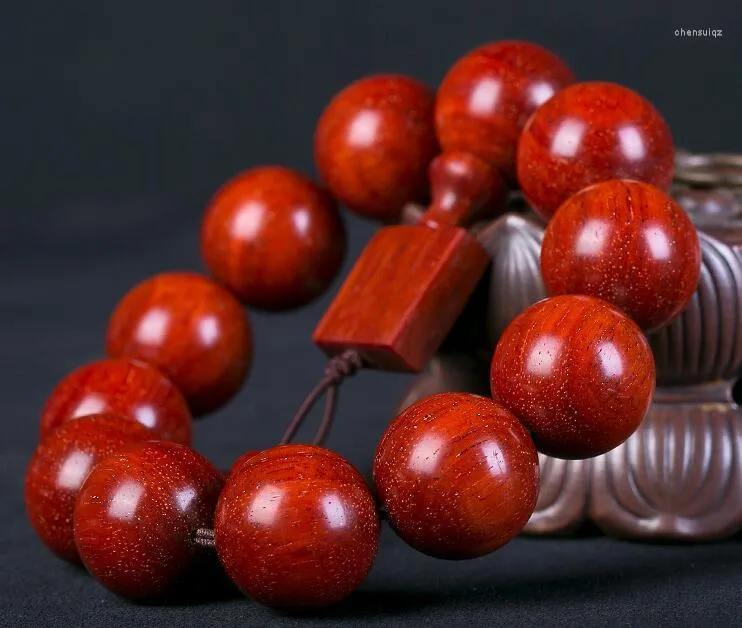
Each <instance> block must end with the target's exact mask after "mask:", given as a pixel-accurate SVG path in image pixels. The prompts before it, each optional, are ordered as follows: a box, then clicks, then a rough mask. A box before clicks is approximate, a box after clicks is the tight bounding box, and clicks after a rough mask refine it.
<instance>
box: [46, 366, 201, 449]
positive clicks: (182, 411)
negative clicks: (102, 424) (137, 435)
mask: <svg viewBox="0 0 742 628" xmlns="http://www.w3.org/2000/svg"><path fill="white" fill-rule="evenodd" d="M102 412H107V413H112V414H117V415H120V416H123V417H126V418H127V419H131V420H134V421H137V422H139V423H141V424H142V425H144V426H145V427H148V428H149V429H150V430H152V431H153V432H154V433H155V435H156V437H159V438H162V439H165V440H172V441H175V442H177V443H183V444H185V445H188V444H190V442H191V414H190V412H189V410H188V405H187V404H186V401H185V399H184V398H183V396H182V395H181V394H180V392H179V391H178V389H177V388H176V387H175V386H174V385H173V384H172V382H171V381H170V380H169V379H167V378H166V377H165V376H164V375H163V374H162V373H160V372H159V371H158V370H157V369H155V368H153V367H151V366H149V365H147V364H144V363H142V362H137V361H134V360H124V359H121V360H98V361H96V362H91V363H90V364H86V365H84V366H81V367H80V368H78V369H76V370H75V371H73V372H72V373H70V374H69V375H68V376H67V377H65V378H64V379H63V380H62V381H61V382H60V383H59V384H58V385H57V387H56V388H55V389H54V390H53V391H52V393H51V395H49V398H48V399H47V401H46V404H45V405H44V409H43V411H42V413H41V438H44V437H45V436H46V435H47V434H49V432H51V431H52V430H54V429H56V428H57V427H59V426H60V425H62V424H63V423H66V422H67V421H71V420H73V419H79V418H80V417H83V416H87V415H90V414H99V413H102Z"/></svg>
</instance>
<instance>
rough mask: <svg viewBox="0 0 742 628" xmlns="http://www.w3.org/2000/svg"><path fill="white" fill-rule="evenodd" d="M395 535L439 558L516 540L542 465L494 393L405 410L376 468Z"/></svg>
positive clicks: (447, 397) (438, 398) (433, 400)
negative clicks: (492, 397)
mask: <svg viewBox="0 0 742 628" xmlns="http://www.w3.org/2000/svg"><path fill="white" fill-rule="evenodd" d="M373 478H374V483H375V484H376V488H377V491H378V495H379V499H380V501H381V504H382V505H383V507H384V509H385V510H386V513H387V517H388V519H389V521H390V523H391V525H392V526H393V527H394V529H395V530H396V532H397V533H398V534H399V535H400V536H401V537H402V538H403V539H404V540H405V541H406V542H407V543H409V544H410V545H411V546H412V547H414V548H416V549H418V550H419V551H421V552H424V553H425V554H429V555H431V556H435V557H438V558H455V559H459V558H475V557H477V556H483V555H485V554H488V553H490V552H492V551H494V550H496V549H498V548H500V547H502V546H503V545H505V544H506V543H507V542H508V541H510V540H511V539H512V538H513V537H514V536H515V535H516V534H518V532H520V530H521V529H522V528H523V526H524V525H525V524H526V522H527V521H528V519H529V518H530V516H531V514H532V513H533V510H534V508H535V507H536V501H537V499H538V491H539V466H538V454H537V453H536V447H535V446H534V444H533V441H532V440H531V437H530V436H529V435H528V432H527V431H526V430H525V428H524V427H523V426H522V425H521V423H520V422H519V421H518V419H516V418H515V417H514V416H513V415H512V414H511V413H510V412H509V411H508V410H506V409H505V408H503V407H502V406H500V405H498V404H496V403H495V402H494V401H492V399H489V398H488V397H480V396H478V395H472V394H469V393H456V392H454V393H441V394H437V395H433V396H431V397H426V398H424V399H422V400H420V401H418V402H416V403H415V404H413V405H412V406H410V407H409V408H407V409H406V410H404V411H403V412H402V413H401V414H400V415H399V416H398V417H397V418H396V419H395V420H394V421H393V422H392V424H391V425H390V426H389V428H388V429H387V430H386V432H385V433H384V436H383V438H382V439H381V442H380V443H379V447H378V449H377V450H376V457H375V459H374V465H373Z"/></svg>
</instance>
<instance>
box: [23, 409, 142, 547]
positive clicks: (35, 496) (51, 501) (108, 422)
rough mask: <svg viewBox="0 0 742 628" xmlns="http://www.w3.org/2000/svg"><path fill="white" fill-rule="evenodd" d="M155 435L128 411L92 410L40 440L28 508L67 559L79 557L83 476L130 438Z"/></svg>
mask: <svg viewBox="0 0 742 628" xmlns="http://www.w3.org/2000/svg"><path fill="white" fill-rule="evenodd" d="M154 437H155V436H154V434H153V433H152V431H151V430H148V429H147V428H146V427H144V426H143V425H140V424H139V423H137V422H135V421H130V420H128V419H127V418H126V417H122V416H119V415H116V414H93V415H91V416H86V417H83V418H81V419H78V420H77V421H71V422H69V423H65V424H64V425H62V426H60V427H59V428H58V429H56V430H54V431H53V432H51V433H50V434H49V435H48V436H47V437H46V438H45V439H44V440H43V441H41V443H40V444H39V446H38V447H37V448H36V451H35V452H34V455H33V457H32V458H31V463H30V464H29V466H28V470H27V471H26V483H25V501H26V513H27V514H28V519H29V521H30V522H31V526H32V527H33V529H34V530H35V531H36V534H37V535H38V537H39V538H40V539H41V540H42V541H43V542H44V544H45V545H46V546H47V547H48V548H49V549H50V550H51V551H52V552H54V553H55V554H56V555H57V556H59V557H60V558H63V559H65V560H69V561H79V560H80V557H79V555H78V553H77V547H76V546H75V536H74V532H73V528H72V514H73V512H74V510H75V500H76V499H77V494H78V493H79V491H80V487H81V486H82V483H83V482H84V481H85V478H87V477H88V474H89V473H90V471H91V469H92V468H93V467H95V465H96V464H98V462H99V461H100V460H102V459H103V458H105V457H106V456H108V455H109V454H111V453H113V452H115V451H117V450H118V449H121V448H122V447H124V446H125V445H126V444H127V443H133V442H135V441H145V440H151V439H152V438H154Z"/></svg>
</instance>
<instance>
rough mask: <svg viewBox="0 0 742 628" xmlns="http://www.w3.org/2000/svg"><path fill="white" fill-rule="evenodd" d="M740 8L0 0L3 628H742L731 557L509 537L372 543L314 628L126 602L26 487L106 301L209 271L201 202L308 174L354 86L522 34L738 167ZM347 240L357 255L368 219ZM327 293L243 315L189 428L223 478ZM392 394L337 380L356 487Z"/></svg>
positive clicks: (738, 574)
mask: <svg viewBox="0 0 742 628" xmlns="http://www.w3.org/2000/svg"><path fill="white" fill-rule="evenodd" d="M741 13H742V12H740V9H739V4H738V2H737V1H736V0H730V1H729V2H726V3H721V2H716V1H711V0H703V1H700V0H699V1H695V2H689V1H687V0H677V1H675V2H672V3H669V2H663V3H657V2H651V1H650V0H621V2H601V1H598V0H581V1H577V0H571V1H567V0H562V1H560V2H548V1H542V2H526V1H525V0H524V1H519V2H495V1H493V0H482V1H468V2H464V1H458V2H457V1H454V0H448V1H439V0H430V1H428V2H424V3H423V2H404V1H403V0H393V1H389V0H375V1H373V2H355V1H353V0H346V1H345V2H340V1H338V2H328V1H314V2H311V1H309V0H306V1H305V2H298V1H296V2H289V1H274V2H269V1H268V2H255V1H252V0H241V1H234V2H226V1H219V2H215V1H206V0H204V1H202V2H197V1H195V0H190V1H188V0H183V1H181V2H170V3H157V2H152V1H144V0H129V1H127V2H105V1H102V0H77V1H74V0H70V1H68V2H58V1H52V0H42V1H38V2H27V3H20V2H17V3H12V4H9V3H5V5H4V6H3V9H2V15H0V23H1V24H2V26H0V29H2V30H1V31H0V77H1V78H2V82H1V83H0V94H1V95H0V129H1V130H2V133H0V151H1V154H2V169H1V170H0V181H1V182H2V183H1V185H2V188H1V189H2V192H1V195H0V221H1V222H0V270H1V271H2V272H1V275H0V281H1V282H2V284H1V290H0V347H1V350H2V354H1V356H2V361H1V362H0V364H2V367H1V368H2V371H1V373H0V375H1V377H0V382H1V384H0V386H1V388H0V392H1V393H2V395H1V397H0V399H1V402H2V403H1V406H0V408H1V412H2V431H0V487H1V489H2V501H3V503H2V505H1V507H0V560H1V561H2V562H1V563H0V611H1V613H0V624H3V625H8V626H30V625H35V626H38V625H56V626H82V625H86V626H89V625H98V624H107V623H112V624H116V625H137V626H139V625H141V626H145V625H154V624H161V625H167V626H172V625H183V626H198V627H201V626H207V625H216V624H217V623H219V624H223V625H235V624H239V625H256V626H265V625H307V626H309V625H314V624H315V622H317V623H324V624H336V623H345V622H347V623H349V624H350V623H355V624H359V625H390V626H391V625H395V626H396V625H402V624H409V625H414V624H418V623H422V622H425V623H426V624H427V625H429V626H458V625H463V624H469V625H487V626H491V625H573V624H576V623H578V622H579V623H580V624H582V625H635V626H650V625H672V626H685V625H688V626H705V625H711V624H717V625H727V624H730V623H736V624H737V625H738V621H737V615H736V612H737V611H739V610H740V609H741V608H742V603H741V600H742V562H741V561H742V544H740V543H739V542H738V541H732V542H727V543H723V544H715V545H706V546H694V547H686V546H673V545H663V546H650V545H644V544H633V543H627V542H622V543H621V542H617V541H612V540H609V539H605V538H601V537H593V538H583V539H580V540H517V541H515V542H514V543H512V544H511V545H510V546H508V547H507V548H505V549H504V550H502V551H501V552H498V553H497V554H495V555H492V556H490V557H487V558H484V559H480V560H476V561H471V562H461V563H448V562H439V561H435V560H433V559H430V558H426V557H423V556H421V555H419V554H416V553H414V552H413V551H412V550H410V549H408V548H406V547H405V546H404V545H403V544H402V543H401V542H400V541H399V540H397V539H396V538H395V537H394V536H393V534H391V533H389V532H388V530H387V531H385V533H384V536H383V540H382V548H381V552H380V556H379V559H378V562H377V565H376V567H375V569H374V571H373V572H372V574H371V576H370V577H369V579H368V580H367V582H366V584H365V585H364V587H363V588H362V589H361V591H360V592H359V593H357V594H356V595H355V596H353V597H352V598H351V599H350V600H349V601H348V602H347V603H345V604H343V605H341V606H340V607H338V608H337V609H334V610H332V611H329V612H328V613H327V614H326V615H324V616H322V618H314V619H312V618H303V619H300V620H298V619H295V618H291V617H285V616H281V615H277V614H275V613H273V612H271V611H267V610H265V609H263V608H260V607H258V606H257V605H255V604H253V603H251V602H249V601H248V600H246V599H242V598H238V599H234V600H231V601H221V602H215V601H208V600H203V601H201V600H194V604H191V605H177V606H167V607H142V606H135V605H132V604H129V603H126V602H123V601H121V600H118V599H116V598H114V597H113V596H112V595H110V594H108V593H107V592H105V591H104V590H103V589H101V588H100V587H99V586H98V585H97V584H95V583H94V582H93V581H92V580H90V579H89V578H88V577H86V576H85V575H84V574H83V573H82V572H80V571H79V570H76V569H73V568H71V567H69V566H67V565H65V564H62V563H61V562H60V561H58V560H56V559H55V558H54V557H53V556H51V555H50V554H49V553H48V552H46V551H45V550H44V549H43V548H42V547H41V545H40V544H39V543H38V542H37V541H36V540H35V538H33V535H32V533H31V531H30V529H29V527H28V525H27V523H26V521H25V516H24V514H23V504H22V493H21V487H22V481H23V474H24V470H25V465H26V464H27V461H28V458H29V456H30V454H31V452H32V450H33V447H34V445H35V442H36V435H37V425H38V417H39V409H40V407H41V405H42V403H43V401H44V399H45V397H46V395H47V394H48V393H49V392H50V390H51V389H52V388H53V386H54V385H55V384H56V382H57V381H58V380H59V379H61V378H62V377H63V376H64V375H65V374H66V373H67V372H68V371H70V370H71V369H73V368H74V367H76V366H78V365H80V364H82V363H84V362H87V361H89V360H92V359H94V358H97V357H99V356H101V354H102V352H103V335H104V329H105V325H106V320H107V316H108V314H109V313H110V311H111V309H112V307H113V306H114V304H115V303H116V301H117V299H118V298H119V297H120V296H121V295H122V294H123V293H124V292H125V291H126V290H127V289H128V288H129V287H130V286H131V285H133V284H134V283H136V282H137V281H139V280H141V279H143V278H144V277H146V276H148V275H150V274H152V273H155V272H158V271H161V270H168V269H201V263H200V260H199V256H198V246H197V242H198V227H199V224H200V219H201V215H202V211H203V208H204V205H205V203H206V201H207V200H208V198H209V196H210V195H211V193H212V192H213V191H214V190H215V189H216V188H217V186H218V185H219V184H220V183H221V182H223V181H224V180H225V179H226V178H228V177H229V176H231V175H232V174H234V173H235V172H237V171H239V170H241V169H243V168H245V167H248V166H251V165H257V164H264V163H282V164H286V165H289V166H293V167H296V168H299V169H302V170H305V171H308V172H313V165H312V157H311V155H312V134H313V128H314V124H315V121H316V120H317V117H318V116H319V114H320V112H321V110H322V108H323V106H324V105H325V104H326V102H327V101H328V100H329V98H330V97H331V95H332V94H333V93H334V92H335V91H337V90H338V89H339V88H341V87H342V86H343V85H345V84H346V83H348V82H349V81H351V80H353V79H355V78H357V77H360V76H362V75H364V74H368V73H373V72H379V71H394V72H402V73H409V74H412V75H415V76H417V77H419V78H421V79H423V80H425V81H426V82H428V83H429V84H430V85H435V84H436V83H437V82H438V81H439V80H440V78H441V77H442V75H443V73H444V72H445V70H446V68H447V67H448V66H449V65H450V64H451V63H452V62H453V61H454V60H455V59H456V58H457V57H459V56H460V55H462V54H463V53H465V52H466V51H468V50H469V49H471V48H473V47H475V46H476V45H478V44H481V43H484V42H487V41H491V40H496V39H502V38H521V39H530V40H534V41H537V42H540V43H542V44H543V45H545V46H547V47H549V48H551V49H553V50H554V51H555V52H557V53H559V54H560V55H562V56H563V57H564V58H565V59H566V60H567V61H568V62H569V63H570V64H571V65H572V67H573V68H574V69H575V71H576V72H577V74H578V76H580V77H581V78H583V79H606V80H613V81H618V82H621V83H624V84H626V85H628V86H630V87H633V88H635V89H637V90H638V91H640V92H641V93H643V94H644V95H646V96H647V97H649V98H650V100H652V101H653V102H654V103H655V104H656V105H657V107H658V108H659V109H660V111H661V112H662V113H663V114H664V115H665V117H666V118H667V120H668V122H669V123H670V125H671V127H672V129H673V132H674V135H675V138H676V142H677V145H679V146H683V147H687V148H692V149H695V150H742V122H740V120H739V118H740V110H741V107H740V105H742V98H741V96H742V78H741V77H740V66H741V62H742V28H740V27H742V20H741V19H740V15H741ZM681 27H682V28H721V29H723V37H722V38H720V39H712V38H708V39H703V38H701V39H698V38H693V39H691V38H678V37H675V35H674V31H675V29H676V28H681ZM348 225H349V229H350V235H351V251H350V253H351V254H350V259H351V260H352V259H353V258H354V257H355V256H356V255H357V254H358V252H359V251H360V249H361V248H362V246H363V244H364V242H365V241H366V240H367V239H368V237H369V236H370V234H371V233H372V231H373V229H374V228H375V226H374V225H370V224H366V223H362V222H361V221H359V220H356V219H349V220H348ZM346 270H347V265H346ZM328 300H329V295H328V297H327V298H325V299H323V300H322V301H321V302H319V303H317V304H316V305H314V306H312V307H309V308H307V309H304V310H302V311H300V312H296V313H293V314H289V315H280V316H271V317H268V316H259V315H256V316H253V322H254V327H255V332H256V334H255V335H256V340H257V355H256V362H255V368H254V371H253V375H252V377H251V379H250V381H249V384H248V385H247V387H246V389H245V390H244V392H243V393H242V394H241V395H240V397H239V398H238V399H237V400H236V401H235V402H234V403H232V404H231V405H230V406H229V407H228V408H226V409H225V410H223V411H222V412H220V413H218V414H217V415H215V416H212V417H210V418H207V419H206V420H204V421H203V422H201V423H199V424H198V426H197V431H196V445H197V448H198V449H199V450H200V451H201V452H203V453H204V454H206V455H208V456H209V457H211V458H212V459H213V460H214V461H215V462H216V463H217V464H219V465H222V466H226V465H228V464H229V463H230V462H231V461H232V460H233V459H234V458H235V457H236V456H237V455H238V454H240V453H241V452H242V451H244V450H246V449H248V448H255V447H262V446H268V445H270V444H272V443H275V441H276V440H277V439H278V438H279V437H280V434H281V433H282V431H283V428H284V426H285V424H286V422H287V421H288V419H289V417H290V415H291V414H292V412H293V410H294V409H295V407H296V405H297V404H298V403H299V401H300V399H301V398H302V397H303V395H304V394H305V393H306V391H307V390H308V389H309V388H310V387H311V385H312V384H313V383H314V381H315V379H316V378H317V375H318V374H319V373H320V370H321V367H322V364H323V359H322V357H321V356H320V354H319V352H318V351H316V350H315V349H314V348H313V347H312V346H311V343H310V340H309V338H310V333H311V330H312V328H313V326H314V324H315V323H316V321H317V320H318V318H319V315H320V313H321V312H322V310H323V307H324V306H325V305H326V304H327V302H328ZM407 382H408V380H407V379H406V378H404V377H399V376H396V377H395V376H389V375H380V374H365V375H364V376H363V377H361V378H357V379H355V380H352V381H350V382H349V383H348V384H347V388H345V389H344V393H343V396H342V401H341V407H340V418H339V421H338V424H337V427H336V429H335V431H334V433H333V436H332V438H331V440H330V446H332V447H333V448H335V449H337V450H338V451H339V452H341V453H342V454H344V455H347V456H348V457H349V458H350V459H351V460H352V461H353V462H354V463H355V464H356V465H358V466H359V467H360V468H361V469H363V470H367V469H368V467H369V464H370V460H371V456H372V453H373V450H374V448H375V444H376V442H377V440H378V438H379V436H380V435H381V433H382V431H383V429H384V426H385V424H386V423H387V422H388V420H389V419H390V418H391V413H392V409H393V407H394V405H395V403H396V402H397V401H398V400H399V396H400V394H401V392H402V390H403V388H404V386H405V385H406V384H407ZM741 498H742V496H741ZM196 602H198V603H196Z"/></svg>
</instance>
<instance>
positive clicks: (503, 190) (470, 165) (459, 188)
mask: <svg viewBox="0 0 742 628" xmlns="http://www.w3.org/2000/svg"><path fill="white" fill-rule="evenodd" d="M428 178H429V179H430V187H431V190H432V198H431V202H430V207H429V208H428V210H427V211H426V212H425V214H424V215H423V216H422V219H421V223H422V224H425V225H427V226H430V227H437V226H442V225H446V226H449V227H466V226H469V225H471V224H473V223H475V222H477V221H480V220H489V219H492V218H494V217H496V216H497V215H498V214H500V213H501V212H502V211H503V210H504V209H505V203H506V201H507V197H508V186H507V184H506V183H505V180H504V179H503V178H502V177H501V176H500V175H499V174H498V173H497V171H495V170H493V169H492V168H491V167H490V166H489V165H487V162H486V161H483V160H482V159H479V157H476V156H475V155H473V154H471V153H464V152H445V153H441V154H440V155H438V157H436V158H435V159H434V160H433V161H432V162H431V164H430V169H429V171H428Z"/></svg>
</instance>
